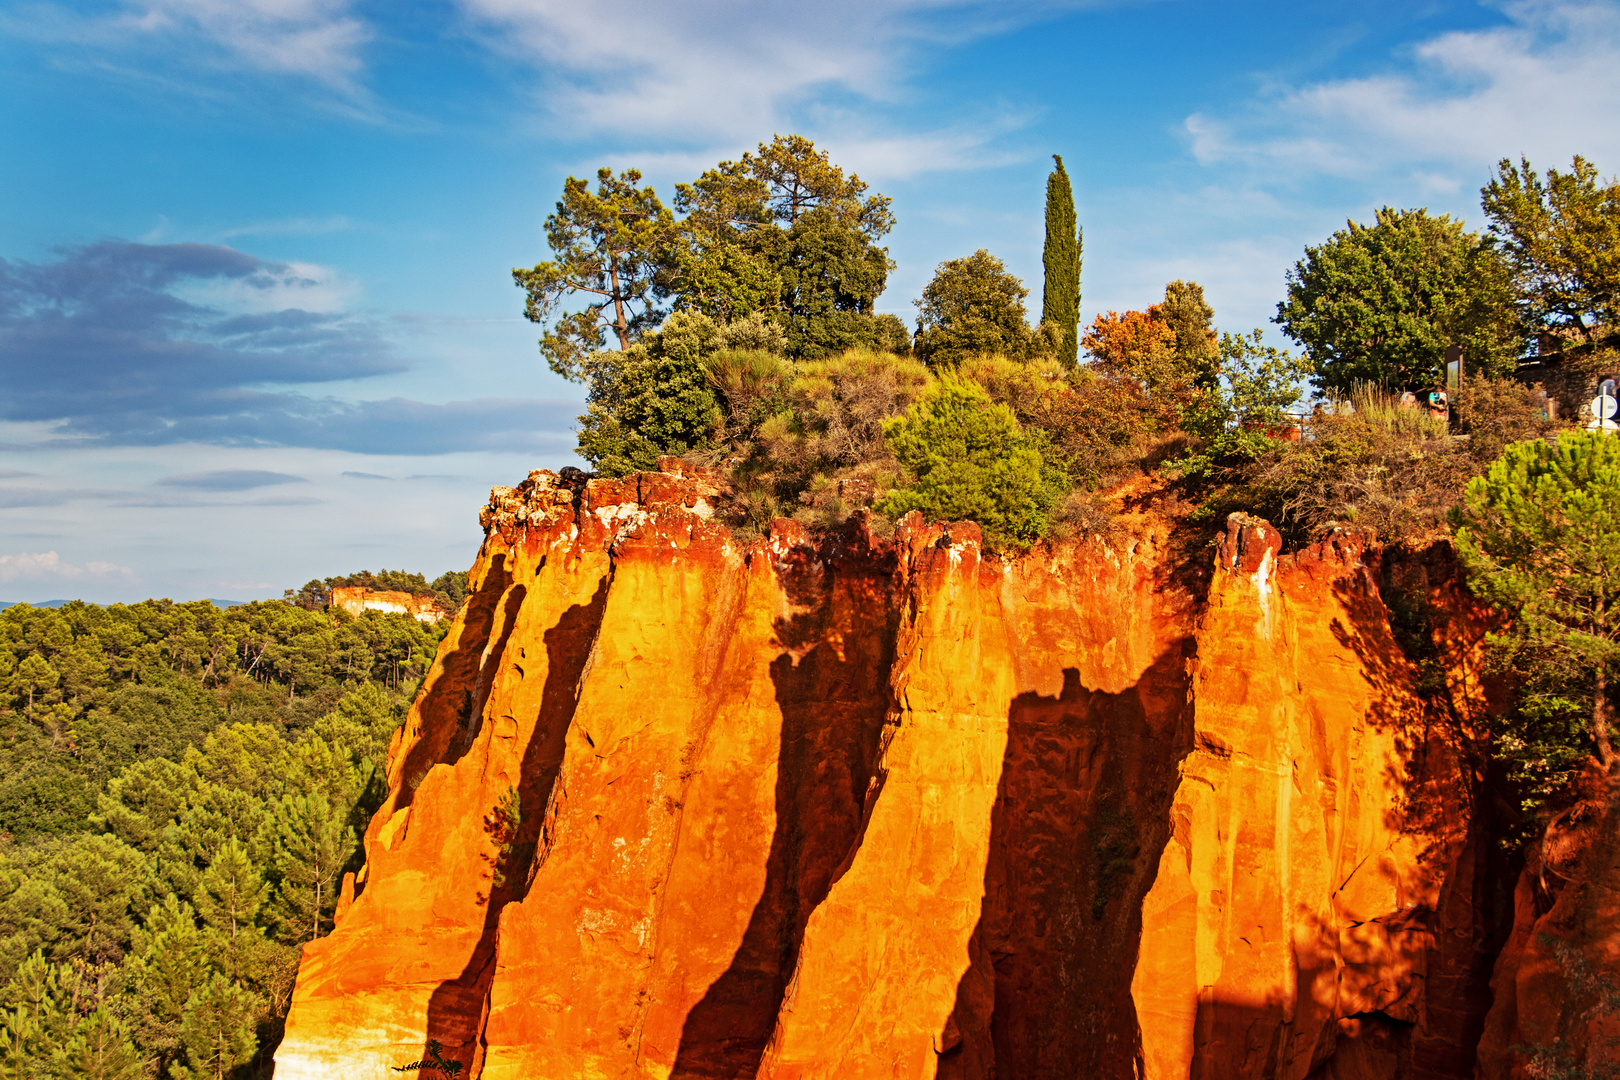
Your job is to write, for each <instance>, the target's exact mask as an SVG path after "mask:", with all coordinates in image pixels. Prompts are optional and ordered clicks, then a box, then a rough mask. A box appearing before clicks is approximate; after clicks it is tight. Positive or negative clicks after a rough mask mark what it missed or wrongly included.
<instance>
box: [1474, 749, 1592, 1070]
mask: <svg viewBox="0 0 1620 1080" xmlns="http://www.w3.org/2000/svg"><path fill="white" fill-rule="evenodd" d="M1580 786H1581V792H1580V798H1579V799H1578V800H1577V801H1576V803H1575V805H1574V806H1573V807H1572V808H1571V809H1570V810H1568V811H1566V812H1565V813H1563V814H1560V815H1558V816H1557V817H1556V818H1555V819H1554V820H1553V822H1552V827H1551V828H1549V829H1548V830H1547V832H1546V834H1545V835H1544V836H1543V837H1541V838H1540V839H1539V840H1538V841H1537V842H1536V843H1534V844H1533V845H1532V846H1531V850H1530V857H1529V858H1528V859H1527V860H1526V865H1525V867H1524V871H1523V873H1522V874H1521V875H1520V877H1519V882H1518V888H1517V891H1516V895H1515V904H1514V909H1515V919H1514V924H1513V932H1512V936H1511V937H1510V938H1509V940H1508V943H1507V945H1506V947H1505V948H1503V950H1502V953H1501V955H1500V957H1499V958H1498V960H1497V965H1496V975H1495V978H1494V979H1493V980H1492V984H1491V985H1492V988H1493V989H1494V990H1495V1002H1494V1004H1493V1005H1492V1007H1491V1011H1490V1015H1489V1017H1487V1019H1486V1025H1485V1037H1484V1039H1483V1040H1482V1041H1481V1043H1480V1048H1479V1063H1480V1070H1479V1075H1480V1076H1481V1077H1482V1078H1483V1080H1510V1078H1511V1080H1530V1078H1534V1077H1541V1076H1547V1075H1549V1074H1550V1075H1554V1076H1604V1075H1605V1073H1603V1072H1585V1071H1582V1070H1583V1069H1591V1068H1594V1067H1603V1066H1607V1067H1608V1069H1609V1070H1611V1071H1612V1070H1613V1069H1614V1067H1615V1064H1616V1063H1617V1062H1620V800H1617V799H1616V797H1615V793H1614V789H1613V788H1612V787H1611V786H1610V782H1609V780H1608V778H1607V777H1603V776H1601V775H1599V774H1598V773H1597V770H1595V769H1594V770H1592V772H1591V774H1590V775H1588V776H1586V777H1583V778H1582V783H1581V785H1580ZM1549 1064H1554V1065H1557V1066H1561V1067H1562V1070H1563V1071H1557V1072H1551V1071H1549V1070H1547V1069H1546V1066H1547V1065H1549Z"/></svg>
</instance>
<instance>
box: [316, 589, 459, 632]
mask: <svg viewBox="0 0 1620 1080" xmlns="http://www.w3.org/2000/svg"><path fill="white" fill-rule="evenodd" d="M327 606H328V607H331V608H334V609H337V610H339V611H347V612H348V613H349V614H350V615H363V614H365V613H366V612H368V611H384V612H390V613H392V614H395V615H409V616H410V617H411V618H413V619H415V620H416V621H417V622H425V623H436V622H442V621H443V620H444V619H446V618H448V616H447V615H446V614H445V613H444V612H443V611H441V610H440V609H439V605H438V600H437V599H436V598H434V597H432V596H414V595H412V594H411V593H408V592H398V591H396V590H389V589H367V588H362V587H361V586H358V585H339V586H338V587H336V588H334V589H333V590H332V596H331V599H330V600H328V601H327Z"/></svg>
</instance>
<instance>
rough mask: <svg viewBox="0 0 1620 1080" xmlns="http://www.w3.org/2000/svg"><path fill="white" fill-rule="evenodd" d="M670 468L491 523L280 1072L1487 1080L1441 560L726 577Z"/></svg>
mask: <svg viewBox="0 0 1620 1080" xmlns="http://www.w3.org/2000/svg"><path fill="white" fill-rule="evenodd" d="M663 467H664V468H666V469H669V470H670V471H669V472H665V473H646V474H641V475H639V476H632V477H628V478H625V479H623V480H592V481H589V482H588V483H584V482H576V483H575V484H574V485H572V486H567V485H564V484H563V483H562V482H561V481H559V480H558V479H557V478H556V477H554V476H552V475H551V474H550V473H545V472H538V473H534V474H532V475H531V476H530V478H529V480H527V481H525V482H524V483H523V484H522V485H519V486H518V487H517V488H515V489H512V488H497V489H496V490H495V491H494V492H493V493H492V497H491V502H490V505H489V507H488V508H487V509H486V510H485V512H484V524H485V528H486V532H487V538H486V541H485V543H484V546H483V548H482V550H481V551H480V553H479V556H478V561H477V563H476V564H475V566H474V568H473V570H472V573H471V575H470V581H469V586H470V597H469V600H468V602H467V604H466V607H465V608H464V609H463V611H462V612H461V613H460V615H459V616H458V617H457V619H456V620H455V622H454V624H453V625H452V628H451V630H450V633H449V636H448V637H447V638H446V639H445V641H444V643H443V645H442V646H441V648H440V653H439V658H438V661H437V662H436V664H435V666H434V668H433V671H432V672H431V674H430V675H429V677H428V680H427V682H426V685H425V688H424V691H423V693H422V695H421V696H420V697H419V699H418V701H417V703H416V705H415V706H414V707H413V708H412V710H411V713H410V716H409V718H408V721H407V723H406V726H405V728H404V730H403V732H402V733H401V734H400V736H399V737H398V738H397V739H396V743H395V745H394V746H393V748H392V751H391V756H390V763H389V774H388V779H389V785H390V794H389V797H388V800H387V802H386V803H385V804H384V805H383V807H382V809H381V810H380V811H379V812H378V814H377V815H376V817H375V819H374V820H373V821H372V823H371V825H370V828H369V829H368V831H367V835H366V848H367V861H366V865H365V868H364V870H363V871H362V872H361V874H360V875H359V879H358V880H357V881H353V882H346V883H345V889H344V897H345V900H344V904H343V907H342V911H341V914H340V917H339V920H338V926H337V929H336V930H335V931H334V932H333V933H332V934H331V935H330V936H328V937H326V938H323V939H321V940H319V941H317V942H315V943H313V944H311V945H309V946H307V947H306V949H305V954H304V961H303V966H302V968H301V970H300V972H299V978H298V984H297V988H296V990H295V992H294V997H293V1004H292V1011H291V1014H290V1016H289V1018H288V1024H287V1035H286V1039H285V1041H284V1042H283V1043H282V1046H281V1049H280V1051H279V1053H278V1055H277V1066H276V1075H277V1078H278V1080H302V1078H315V1077H322V1078H326V1077H348V1078H373V1077H374V1078H378V1080H380V1078H382V1077H386V1076H389V1075H392V1074H391V1072H390V1070H391V1069H392V1068H395V1067H398V1066H400V1065H404V1064H407V1063H410V1062H415V1061H419V1060H421V1059H422V1058H423V1055H424V1051H425V1048H426V1046H427V1044H428V1043H429V1041H430V1040H432V1041H436V1042H437V1043H439V1044H441V1045H442V1047H443V1050H442V1053H443V1056H444V1057H445V1058H447V1059H453V1060H458V1061H461V1062H463V1063H464V1065H465V1066H466V1072H465V1073H464V1075H467V1076H473V1077H487V1078H497V1077H498V1078H511V1080H517V1078H526V1080H527V1078H542V1077H543V1078H547V1080H564V1078H586V1077H592V1078H595V1077H615V1078H618V1077H671V1076H675V1077H771V1078H781V1080H789V1078H792V1080H799V1078H810V1077H818V1078H821V1077H826V1078H831V1077H841V1078H851V1077H853V1078H864V1077H885V1078H887V1077H905V1078H911V1077H934V1076H939V1077H953V1078H978V1080H988V1078H991V1077H998V1078H1000V1080H1042V1078H1048V1077H1050V1078H1058V1077H1062V1078H1066V1080H1067V1078H1073V1077H1120V1078H1129V1077H1134V1076H1147V1077H1153V1078H1177V1080H1179V1078H1183V1077H1199V1078H1216V1077H1222V1078H1224V1077H1234V1078H1250V1077H1252V1078H1255V1080H1262V1078H1267V1080H1269V1078H1298V1080H1305V1078H1328V1077H1332V1078H1339V1080H1362V1078H1367V1080H1372V1078H1386V1077H1388V1078H1394V1077H1403V1078H1404V1077H1411V1078H1421V1077H1469V1076H1473V1075H1474V1072H1475V1048H1476V1045H1477V1044H1478V1042H1479V1040H1480V1036H1481V1032H1482V1031H1483V1030H1484V1028H1485V1024H1486V1014H1487V1012H1488V1010H1489V1009H1490V1007H1491V1000H1492V999H1491V991H1490V980H1491V975H1492V965H1493V963H1495V962H1496V957H1497V953H1498V951H1499V950H1500V949H1501V947H1502V944H1503V942H1504V940H1506V938H1507V934H1508V930H1509V929H1510V927H1511V926H1512V920H1513V911H1512V903H1513V899H1512V895H1511V891H1512V888H1513V880H1514V872H1513V871H1514V870H1516V867H1510V866H1509V865H1508V864H1507V863H1506V862H1505V861H1504V859H1503V857H1502V856H1500V854H1498V852H1497V846H1496V845H1495V844H1494V843H1492V842H1491V840H1490V839H1489V837H1488V835H1487V833H1488V829H1487V825H1488V822H1486V821H1485V817H1486V814H1485V813H1484V812H1483V811H1482V810H1480V809H1479V808H1477V807H1476V802H1479V801H1480V800H1478V799H1477V797H1476V795H1475V794H1474V792H1475V789H1476V786H1477V779H1478V778H1477V777H1476V776H1474V775H1473V774H1472V773H1471V768H1472V767H1471V766H1469V765H1468V764H1467V763H1466V762H1465V761H1464V760H1463V758H1462V756H1460V755H1459V753H1458V752H1457V750H1456V746H1458V745H1459V741H1458V739H1457V738H1455V737H1454V734H1455V733H1456V732H1458V731H1460V730H1463V729H1465V728H1466V727H1467V725H1468V724H1469V722H1470V720H1471V718H1472V717H1474V716H1476V715H1477V711H1478V710H1479V709H1480V708H1483V707H1484V702H1485V694H1484V691H1483V690H1482V689H1481V680H1480V674H1479V672H1478V670H1477V666H1478V645H1479V640H1480V638H1481V637H1482V635H1483V633H1484V630H1485V627H1484V625H1483V624H1482V623H1480V621H1479V620H1478V618H1477V616H1476V614H1475V613H1474V612H1473V610H1472V608H1471V606H1470V605H1469V603H1468V601H1467V599H1466V597H1465V595H1464V593H1463V592H1462V591H1461V590H1460V589H1459V588H1458V585H1457V580H1456V571H1455V567H1454V565H1453V564H1452V563H1451V561H1450V560H1449V557H1448V555H1447V553H1446V552H1445V551H1444V550H1443V549H1436V550H1434V551H1430V552H1427V553H1423V554H1421V555H1417V556H1406V557H1403V559H1402V560H1400V561H1398V562H1397V561H1394V560H1393V557H1391V559H1390V560H1386V559H1385V558H1384V556H1383V555H1382V553H1381V552H1380V551H1379V550H1378V549H1377V547H1376V546H1375V545H1372V544H1371V543H1370V542H1369V541H1368V540H1367V539H1365V538H1362V537H1359V536H1356V535H1351V534H1343V535H1338V536H1335V537H1332V538H1330V539H1329V540H1328V541H1326V542H1325V543H1322V544H1320V545H1317V546H1314V547H1312V548H1309V549H1306V550H1304V551H1300V552H1297V553H1294V554H1289V555H1279V550H1280V544H1279V542H1278V539H1277V537H1276V535H1275V533H1274V531H1273V530H1271V529H1270V527H1269V526H1268V525H1266V524H1265V523H1264V522H1261V521H1258V520H1253V519H1245V518H1242V517H1241V516H1235V517H1234V519H1233V520H1232V521H1231V522H1229V523H1228V525H1227V527H1226V529H1225V531H1224V532H1223V533H1222V534H1221V535H1220V537H1219V540H1218V543H1217V544H1215V545H1214V546H1213V547H1211V546H1207V545H1206V544H1205V543H1204V541H1205V540H1206V539H1207V537H1208V534H1209V532H1210V530H1209V528H1208V527H1207V526H1193V525H1189V524H1186V523H1182V524H1179V525H1177V524H1176V523H1175V522H1173V521H1170V520H1167V519H1165V518H1162V517H1161V516H1159V515H1156V514H1154V513H1153V512H1151V511H1148V512H1143V513H1139V514H1136V515H1133V516H1131V517H1129V518H1128V519H1127V526H1128V527H1127V529H1126V530H1125V531H1124V532H1123V533H1121V534H1120V535H1118V536H1114V537H1111V538H1097V537H1090V538H1086V539H1082V540H1073V541H1067V542H1061V543H1056V544H1052V545H1047V546H1040V547H1037V548H1035V549H1034V550H1032V551H1031V552H1029V553H1028V554H1026V555H1023V556H1020V557H1017V558H1012V559H1003V558H1001V557H1000V556H996V555H992V554H987V553H985V552H983V551H982V549H981V545H980V541H979V534H978V529H977V528H976V527H975V526H972V525H962V524H958V525H951V526H940V525H932V526H927V525H923V524H921V523H920V522H918V521H916V520H915V519H910V520H908V521H906V522H902V523H901V526H900V528H899V529H898V531H897V532H896V535H895V536H894V537H893V538H891V539H880V538H877V537H875V536H873V535H872V534H871V533H870V532H869V531H868V529H867V528H866V526H865V525H864V523H863V522H862V521H861V520H860V519H856V520H854V521H852V522H851V523H850V525H849V526H848V527H847V528H845V529H844V530H842V531H839V532H835V533H829V534H815V535H812V534H810V533H808V532H806V531H805V530H804V529H803V528H802V527H801V526H799V525H797V524H795V523H793V522H789V521H781V522H778V523H777V524H776V525H775V526H773V528H772V530H771V533H770V535H769V536H767V537H765V538H763V539H757V540H752V541H743V540H739V539H738V538H736V537H734V536H733V535H732V534H731V533H730V532H729V531H728V530H727V529H726V528H725V527H723V526H722V525H721V524H719V523H718V522H716V521H715V520H714V519H713V509H714V506H715V505H716V502H717V500H718V498H719V495H720V492H719V490H718V482H717V481H716V480H715V479H714V478H713V477H710V476H707V475H700V474H696V473H694V472H693V471H692V470H687V473H686V475H681V471H682V469H683V467H682V466H680V465H679V464H678V463H676V462H674V461H672V460H670V459H666V460H665V463H664V465H663ZM1392 589H1395V590H1397V591H1400V592H1401V595H1403V596H1406V597H1408V598H1411V597H1421V598H1423V600H1424V602H1425V603H1427V604H1430V605H1431V606H1432V608H1433V610H1435V611H1438V612H1441V613H1443V614H1444V616H1445V617H1444V618H1442V619H1438V620H1433V621H1432V627H1431V628H1429V629H1425V630H1424V633H1425V634H1427V635H1428V637H1427V640H1428V641H1429V643H1430V645H1431V646H1432V649H1431V650H1430V651H1431V652H1432V653H1433V655H1434V656H1438V657H1439V658H1440V660H1439V662H1435V661H1434V660H1433V657H1431V658H1430V661H1429V662H1428V663H1427V664H1424V663H1420V662H1418V659H1414V657H1413V656H1412V655H1409V653H1412V652H1414V649H1413V647H1412V645H1411V642H1408V643H1407V647H1406V648H1404V649H1403V647H1402V646H1401V644H1399V643H1398V641H1397V638H1396V636H1395V635H1394V633H1393V632H1392V628H1391V623H1390V617H1389V610H1388V608H1387V607H1386V601H1385V597H1386V596H1387V595H1392V592H1391V590H1392ZM1426 625H1427V624H1426ZM512 792H515V793H516V794H517V796H518V801H519V803H520V805H521V820H520V821H517V822H515V823H514V822H513V821H512V819H511V818H510V817H509V816H506V815H505V814H504V813H503V811H502V809H501V807H502V805H503V803H504V805H507V806H510V805H511V804H512V800H511V797H510V793H512ZM503 844H504V851H503ZM1521 891H1522V890H1521ZM351 898H352V900H351ZM1523 936H1524V935H1523V934H1518V935H1517V936H1516V937H1515V940H1518V938H1520V937H1523ZM1521 951H1522V950H1521ZM1504 977H1505V976H1504V975H1502V974H1501V973H1500V972H1498V976H1497V978H1498V982H1499V983H1500V982H1501V981H1502V980H1503V978H1504Z"/></svg>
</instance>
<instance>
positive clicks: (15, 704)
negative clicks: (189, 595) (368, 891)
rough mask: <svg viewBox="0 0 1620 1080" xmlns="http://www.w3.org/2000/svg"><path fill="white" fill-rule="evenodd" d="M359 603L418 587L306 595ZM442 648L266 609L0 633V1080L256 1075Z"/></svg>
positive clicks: (81, 615)
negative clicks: (397, 738) (358, 594)
mask: <svg viewBox="0 0 1620 1080" xmlns="http://www.w3.org/2000/svg"><path fill="white" fill-rule="evenodd" d="M407 579H408V580H407ZM356 580H367V581H370V582H373V583H377V584H381V585H399V584H408V585H410V586H411V587H412V588H413V589H415V590H416V591H424V590H423V589H422V588H420V587H423V586H425V585H426V583H425V581H424V580H423V579H422V578H421V576H420V575H403V576H402V575H401V574H400V572H394V573H390V572H386V571H385V572H384V573H382V574H360V575H350V576H348V577H345V578H328V579H326V583H325V586H324V587H326V588H329V587H331V585H333V584H344V583H347V582H349V581H356ZM320 584H321V583H313V582H312V583H311V585H320ZM435 585H440V586H442V585H453V586H456V587H457V588H460V589H463V590H464V588H465V576H464V575H446V577H444V578H441V579H439V581H438V582H435ZM308 591H309V587H308V586H306V588H305V590H303V591H302V594H301V595H298V599H300V600H301V601H305V602H307V601H308ZM426 591H431V590H426ZM442 634H443V630H442V629H439V628H436V627H432V626H426V625H424V624H422V623H419V622H417V621H416V620H414V619H411V618H409V617H406V616H402V615H388V614H381V613H367V614H366V615H365V616H363V617H361V618H351V617H350V616H348V615H347V614H345V613H343V612H341V611H333V612H330V613H328V612H323V611H315V610H309V609H308V607H307V606H300V604H299V603H292V602H280V601H272V602H261V603H253V604H246V605H242V606H240V607H233V608H230V609H228V610H224V611H221V610H219V609H218V608H216V607H214V605H213V604H211V603H209V602H207V601H198V602H195V603H185V604H176V603H172V602H170V601H168V600H148V601H144V602H142V603H139V604H130V605H123V604H114V605H112V606H110V607H99V606H96V605H94V604H86V603H81V602H79V601H74V602H72V603H69V604H67V605H65V606H63V607H62V608H60V609H58V610H51V609H45V608H34V607H30V606H28V605H26V604H22V605H17V606H15V607H11V608H7V609H6V610H4V611H0V1075H4V1076H7V1077H12V1076H15V1077H30V1078H34V1077H94V1078H107V1080H111V1078H118V1080H126V1078H127V1080H134V1078H137V1077H146V1076H166V1075H167V1076H175V1077H205V1076H206V1077H215V1078H220V1077H225V1076H237V1077H247V1076H254V1075H261V1074H267V1072H268V1062H269V1055H270V1053H271V1051H273V1049H274V1047H275V1044H276V1042H277V1041H278V1040H279V1038H280V1025H281V1023H282V1019H283V1017H284V1016H285V1013H286V1008H287V1002H288V997H289V995H290V993H291V990H292V982H293V977H294V975H295V973H296V970H297V962H298V947H299V946H300V945H301V944H302V943H304V942H306V941H309V940H310V939H311V938H314V937H319V936H321V935H322V934H325V933H327V932H328V931H329V930H330V928H331V918H332V914H333V911H334V908H335V906H336V902H337V894H338V887H339V884H340V879H341V876H342V874H343V872H344V871H345V870H353V869H355V868H356V867H357V866H358V862H359V859H360V849H359V846H358V837H359V835H360V834H361V832H362V831H363V830H364V827H365V823H366V821H367V820H368V818H369V817H370V815H371V813H372V812H373V811H374V810H375V809H376V807H377V805H378V804H379V801H380V799H381V797H382V793H383V783H382V778H381V771H382V768H383V766H384V759H385V757H386V753H387V747H388V742H389V739H390V737H391V736H392V734H393V732H394V730H395V729H396V728H397V727H398V726H399V725H400V723H401V721H402V719H403V717H404V713H405V709H406V707H407V705H408V704H409V701H410V698H411V696H412V694H413V693H414V692H415V689H416V687H417V685H418V684H419V682H420V680H421V678H422V676H423V675H424V674H425V673H426V671H427V668H428V665H429V664H430V663H431V662H432V658H433V654H434V651H435V649H436V648H437V645H438V641H439V638H440V637H441V636H442Z"/></svg>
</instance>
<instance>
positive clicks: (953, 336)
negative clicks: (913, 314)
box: [915, 248, 1033, 364]
mask: <svg viewBox="0 0 1620 1080" xmlns="http://www.w3.org/2000/svg"><path fill="white" fill-rule="evenodd" d="M1028 295H1029V290H1028V289H1026V288H1025V287H1024V283H1023V282H1022V281H1019V280H1018V279H1017V278H1016V277H1014V276H1013V275H1012V274H1010V273H1008V272H1007V268H1006V266H1005V265H1003V264H1002V261H1001V260H1000V259H998V258H996V257H995V256H994V255H992V254H990V253H989V252H988V251H986V250H984V249H983V248H980V249H979V250H978V251H975V252H974V253H973V254H972V255H969V256H967V257H966V258H964V259H950V260H948V261H946V262H942V263H940V264H939V268H938V269H937V270H935V271H934V278H933V280H932V281H930V282H929V283H928V285H927V287H926V288H924V289H923V294H922V299H921V300H917V301H915V303H916V305H917V312H918V314H917V338H916V349H917V356H918V358H919V359H921V360H922V361H924V362H925V363H928V364H950V363H955V362H956V361H958V360H961V359H963V358H964V357H967V356H972V355H975V354H992V353H999V354H1001V355H1002V356H1007V357H1011V358H1013V359H1022V358H1024V357H1025V356H1027V355H1029V353H1030V350H1031V344H1032V340H1033V335H1032V334H1031V333H1030V330H1029V326H1028V324H1027V323H1026V322H1025V318H1024V298H1025V297H1026V296H1028Z"/></svg>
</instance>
